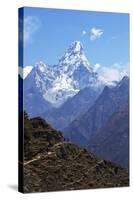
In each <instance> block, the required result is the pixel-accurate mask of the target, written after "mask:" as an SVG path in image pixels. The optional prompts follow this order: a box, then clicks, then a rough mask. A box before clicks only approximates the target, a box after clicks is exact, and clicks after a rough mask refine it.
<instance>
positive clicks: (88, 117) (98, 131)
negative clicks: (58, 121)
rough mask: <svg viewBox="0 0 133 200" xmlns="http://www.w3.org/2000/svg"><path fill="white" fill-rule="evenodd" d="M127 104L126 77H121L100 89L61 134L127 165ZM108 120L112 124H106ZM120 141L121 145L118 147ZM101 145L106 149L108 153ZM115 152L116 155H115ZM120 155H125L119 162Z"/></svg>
mask: <svg viewBox="0 0 133 200" xmlns="http://www.w3.org/2000/svg"><path fill="white" fill-rule="evenodd" d="M128 106H129V78H128V77H124V78H123V79H122V80H121V81H120V82H119V83H118V84H117V85H116V86H115V87H111V88H109V87H107V86H106V87H105V88H104V90H103V92H102V93H101V94H100V96H99V97H98V98H97V100H96V101H95V103H94V105H93V106H92V107H91V108H90V109H89V110H88V111H87V112H86V113H85V114H83V115H82V116H80V117H79V118H78V119H76V120H74V121H73V122H72V123H71V124H70V125H69V126H68V127H67V128H66V129H64V131H63V132H64V133H65V137H68V138H69V139H70V140H71V141H72V142H74V143H77V144H79V145H81V146H85V147H86V148H89V147H90V149H92V150H93V152H95V153H97V154H98V155H101V157H102V156H103V157H104V156H105V155H106V156H105V157H106V158H107V157H108V158H109V159H111V160H115V161H118V163H119V164H124V166H125V165H126V167H128V161H129V157H128V140H129V119H128ZM121 110H125V112H121ZM120 114H121V115H120ZM111 123H112V125H113V127H111V126H110V124H111ZM124 127H125V128H124ZM122 128H123V130H122ZM106 132H107V133H106ZM108 134H110V138H109V137H107V136H108ZM118 134H119V135H118ZM99 138H100V139H99ZM116 138H117V139H116ZM105 140H106V143H105ZM101 141H102V142H101ZM110 142H111V143H110ZM122 144H123V146H121V145H122ZM104 147H106V148H107V149H108V152H107V151H106V150H105V149H106V148H104ZM111 147H112V148H111ZM113 147H114V148H113ZM116 147H118V149H117V152H116V151H115V150H116ZM100 152H101V153H100ZM102 152H103V153H102ZM116 154H120V155H119V158H118V157H117V155H116ZM124 154H126V155H127V156H126V158H125V159H124V161H122V160H121V159H120V157H121V158H122V157H123V156H124ZM119 159H120V160H121V161H119Z"/></svg>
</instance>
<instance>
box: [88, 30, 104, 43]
mask: <svg viewBox="0 0 133 200" xmlns="http://www.w3.org/2000/svg"><path fill="white" fill-rule="evenodd" d="M103 33H104V30H102V29H97V28H95V27H93V28H92V29H91V30H90V40H91V41H93V40H96V39H98V38H100V37H101V36H102V35H103Z"/></svg>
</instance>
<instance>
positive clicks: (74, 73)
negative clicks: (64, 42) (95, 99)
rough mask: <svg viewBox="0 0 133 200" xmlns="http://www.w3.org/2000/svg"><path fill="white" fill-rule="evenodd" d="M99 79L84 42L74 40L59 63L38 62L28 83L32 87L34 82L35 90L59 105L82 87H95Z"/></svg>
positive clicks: (55, 104)
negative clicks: (83, 44)
mask: <svg viewBox="0 0 133 200" xmlns="http://www.w3.org/2000/svg"><path fill="white" fill-rule="evenodd" d="M28 77H29V76H28ZM33 79H34V80H33ZM97 81H98V80H97V75H96V73H94V71H93V68H92V66H91V65H90V63H89V62H88V59H87V57H86V55H85V53H84V49H83V46H82V44H81V43H80V42H79V41H74V42H73V43H72V44H71V45H70V46H69V47H68V49H67V51H66V52H65V54H64V56H62V57H61V59H59V62H58V64H57V65H53V66H49V65H46V64H44V63H43V62H39V63H37V64H36V65H35V67H34V69H33V70H32V73H31V76H30V77H29V79H28V80H27V84H28V86H29V85H30V83H31V85H32V87H33V84H34V87H35V88H36V89H35V90H37V91H39V93H40V94H41V95H42V96H43V98H44V99H45V100H47V101H48V102H50V103H52V105H53V106H55V107H59V106H60V105H62V104H63V103H64V102H65V101H66V100H67V99H68V98H69V97H72V96H74V95H75V94H77V93H78V92H79V91H80V90H81V89H84V88H85V87H88V86H91V87H93V86H94V85H95V84H96V82H97Z"/></svg>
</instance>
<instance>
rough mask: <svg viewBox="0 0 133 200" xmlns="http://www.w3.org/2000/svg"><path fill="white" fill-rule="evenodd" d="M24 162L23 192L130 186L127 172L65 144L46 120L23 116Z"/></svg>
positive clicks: (69, 144)
mask: <svg viewBox="0 0 133 200" xmlns="http://www.w3.org/2000/svg"><path fill="white" fill-rule="evenodd" d="M24 125H25V128H24V139H25V149H24V151H25V159H24V163H21V164H22V165H23V166H24V188H23V192H25V193H28V192H45V191H60V190H77V189H89V188H105V187H123V186H128V185H129V175H128V172H127V171H126V170H125V169H123V168H121V167H118V166H116V165H115V164H113V163H111V162H110V161H105V160H98V159H97V158H96V157H95V156H94V155H93V154H91V153H89V152H87V150H85V149H82V148H79V147H78V146H77V145H74V144H72V143H70V142H69V141H65V140H64V138H63V136H62V134H61V132H58V131H56V130H54V129H53V128H51V126H50V125H48V124H47V122H46V121H45V120H44V119H41V118H39V117H38V118H33V119H29V118H28V116H27V114H26V113H25V115H24Z"/></svg>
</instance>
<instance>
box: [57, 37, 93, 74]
mask: <svg viewBox="0 0 133 200" xmlns="http://www.w3.org/2000/svg"><path fill="white" fill-rule="evenodd" d="M81 64H83V65H84V67H86V68H87V69H88V70H92V68H91V66H90V63H89V61H88V59H87V57H86V55H85V53H84V49H83V45H82V44H81V42H80V41H74V42H72V44H71V45H70V46H69V48H68V49H67V50H66V52H65V54H64V56H62V57H61V59H60V60H59V63H58V66H59V67H62V66H63V67H62V68H64V69H65V71H66V70H67V71H68V70H69V66H72V65H73V68H74V69H73V70H75V68H77V67H78V66H79V65H81ZM65 66H67V68H66V67H65ZM71 70H72V67H71Z"/></svg>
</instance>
